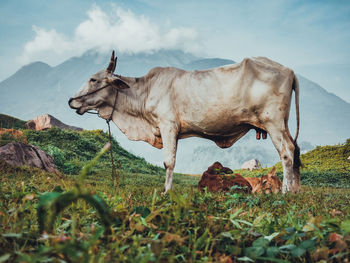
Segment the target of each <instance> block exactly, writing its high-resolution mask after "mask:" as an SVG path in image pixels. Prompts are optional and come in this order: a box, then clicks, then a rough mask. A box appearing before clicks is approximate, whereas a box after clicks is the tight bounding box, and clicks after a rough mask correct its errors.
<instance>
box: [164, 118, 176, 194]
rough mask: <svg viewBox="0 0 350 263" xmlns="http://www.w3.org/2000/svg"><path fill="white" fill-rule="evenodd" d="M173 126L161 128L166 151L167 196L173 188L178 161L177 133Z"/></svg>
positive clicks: (165, 188)
mask: <svg viewBox="0 0 350 263" xmlns="http://www.w3.org/2000/svg"><path fill="white" fill-rule="evenodd" d="M176 131H177V130H176V128H174V127H173V126H171V125H167V126H163V127H160V132H161V136H162V141H163V151H164V168H165V169H166V178H165V185H164V192H163V194H166V193H167V192H168V191H169V190H170V189H172V186H173V171H174V167H175V161H176V149H177V132H176Z"/></svg>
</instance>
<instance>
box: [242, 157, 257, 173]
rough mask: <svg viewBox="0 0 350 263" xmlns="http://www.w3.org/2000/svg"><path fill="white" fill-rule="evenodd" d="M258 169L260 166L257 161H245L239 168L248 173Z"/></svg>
mask: <svg viewBox="0 0 350 263" xmlns="http://www.w3.org/2000/svg"><path fill="white" fill-rule="evenodd" d="M260 168H261V165H260V162H259V161H258V160H257V159H252V160H249V161H246V162H245V163H244V164H243V165H242V167H241V169H246V170H249V171H253V170H256V169H260Z"/></svg>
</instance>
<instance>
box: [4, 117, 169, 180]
mask: <svg viewBox="0 0 350 263" xmlns="http://www.w3.org/2000/svg"><path fill="white" fill-rule="evenodd" d="M3 116H6V119H5V118H4V117H3ZM0 117H1V118H0V123H3V122H4V119H5V121H6V124H8V125H7V127H6V128H15V129H18V128H20V129H22V130H23V132H24V134H25V137H26V139H27V142H28V144H32V145H35V146H38V147H39V148H40V149H42V150H43V151H45V152H47V153H48V154H50V155H51V156H52V157H53V158H54V160H55V164H56V166H57V168H58V169H59V170H60V171H61V172H63V173H65V174H77V173H78V172H79V171H80V170H81V168H82V167H83V166H84V165H85V164H86V163H87V162H89V161H91V160H92V159H93V158H94V157H95V155H96V154H97V153H98V152H99V151H100V150H101V149H102V148H103V146H104V145H105V144H106V143H107V142H108V141H109V138H108V134H107V133H105V132H103V131H102V130H84V131H80V132H77V131H72V130H61V129H58V128H52V129H48V130H44V131H34V130H24V129H23V128H24V127H21V126H20V127H18V126H19V124H22V123H24V121H21V120H19V119H16V118H14V117H11V116H7V115H3V114H1V115H0ZM4 136H6V139H7V142H6V143H8V142H9V141H16V140H20V141H22V138H18V139H17V138H13V137H12V138H11V136H10V135H8V134H3V135H0V142H1V141H2V139H3V137H4ZM0 145H1V143H0ZM113 153H114V159H115V161H116V163H117V164H118V167H117V168H118V169H120V170H123V171H125V172H130V173H144V174H159V175H163V174H164V169H162V168H160V167H157V166H154V165H152V164H150V163H148V162H146V161H145V160H144V159H143V158H141V157H137V156H135V155H133V154H131V153H129V152H128V151H126V150H125V149H124V148H122V147H121V146H120V145H119V143H118V142H117V141H116V140H115V139H114V138H113ZM111 167H112V166H111V160H110V156H109V155H104V156H102V158H101V159H100V162H99V163H98V164H97V165H96V166H95V168H94V170H93V172H94V173H99V174H105V173H110V172H111Z"/></svg>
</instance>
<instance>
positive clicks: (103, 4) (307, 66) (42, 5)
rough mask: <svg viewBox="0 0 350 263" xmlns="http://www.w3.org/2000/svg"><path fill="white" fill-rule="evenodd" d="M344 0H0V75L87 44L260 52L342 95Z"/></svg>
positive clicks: (347, 91) (349, 92)
mask: <svg viewBox="0 0 350 263" xmlns="http://www.w3.org/2000/svg"><path fill="white" fill-rule="evenodd" d="M349 47H350V1H337V0H333V1H322V0H319V1H301V0H299V1H296V0H295V1H293V0H290V1H287V0H286V1H284V0H269V1H261V0H241V1H229V0H226V1H224V0H217V1H205V0H202V1H192V0H177V1H160V0H125V1H124V0H122V1H102V0H99V1H98V0H96V1H91V0H75V1H73V0H60V1H58V0H55V1H54V0H31V1H28V0H11V1H10V0H1V1H0V81H2V80H4V79H6V78H7V77H9V76H10V75H12V74H13V73H15V71H16V70H18V69H19V68H20V67H21V66H23V65H26V64H28V63H31V62H34V61H43V62H46V63H48V64H49V65H51V66H55V65H58V64H60V63H62V62H63V61H64V60H66V59H68V58H70V57H72V56H79V55H81V54H82V53H84V52H85V51H87V50H89V49H92V48H95V49H98V50H101V51H107V50H111V49H116V50H117V51H118V52H126V53H138V52H154V51H157V50H160V49H181V50H184V51H186V52H190V53H193V54H195V55H197V56H200V57H220V58H226V59H232V60H234V61H237V62H239V61H241V60H242V59H243V58H245V57H254V56H266V57H268V58H270V59H273V60H275V61H277V62H279V63H281V64H283V65H285V66H288V67H290V68H292V69H293V70H294V71H295V72H296V73H298V74H300V75H303V76H304V77H307V78H308V79H310V80H312V81H314V82H316V83H318V84H320V85H321V86H322V87H323V88H325V89H326V90H328V91H329V92H332V93H334V94H336V95H338V96H340V97H341V98H342V99H344V100H346V101H347V102H350V88H349V84H348V83H350V52H349V51H350V50H349V49H350V48H349Z"/></svg>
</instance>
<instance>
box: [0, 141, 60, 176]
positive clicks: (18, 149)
mask: <svg viewBox="0 0 350 263" xmlns="http://www.w3.org/2000/svg"><path fill="white" fill-rule="evenodd" d="M0 160H4V161H5V162H6V163H8V164H10V165H13V166H30V167H37V168H40V169H43V170H45V171H47V172H50V173H55V174H59V172H58V170H57V168H56V166H55V163H54V159H53V158H52V156H50V155H48V154H47V153H46V152H44V151H42V150H40V149H39V148H38V147H36V146H33V145H28V144H24V143H20V142H12V143H8V144H6V145H4V146H2V147H0Z"/></svg>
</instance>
